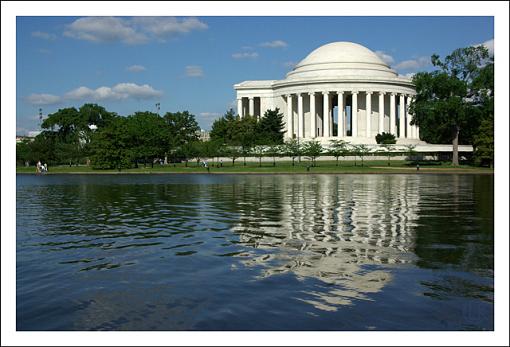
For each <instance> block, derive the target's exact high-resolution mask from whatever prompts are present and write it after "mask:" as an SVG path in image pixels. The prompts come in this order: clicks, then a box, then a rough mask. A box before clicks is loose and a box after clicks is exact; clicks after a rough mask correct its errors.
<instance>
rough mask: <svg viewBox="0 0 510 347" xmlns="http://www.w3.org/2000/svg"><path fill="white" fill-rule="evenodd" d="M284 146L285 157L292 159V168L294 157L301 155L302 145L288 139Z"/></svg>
mask: <svg viewBox="0 0 510 347" xmlns="http://www.w3.org/2000/svg"><path fill="white" fill-rule="evenodd" d="M284 146H285V147H284V153H285V155H286V156H287V157H290V158H292V166H294V162H295V159H296V157H298V156H300V155H301V153H302V145H301V144H300V143H299V141H298V140H296V139H289V140H287V142H285V144H284Z"/></svg>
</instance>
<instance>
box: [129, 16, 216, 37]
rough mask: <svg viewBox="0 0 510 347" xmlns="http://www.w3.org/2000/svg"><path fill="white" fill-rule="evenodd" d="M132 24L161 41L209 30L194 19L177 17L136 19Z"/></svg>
mask: <svg viewBox="0 0 510 347" xmlns="http://www.w3.org/2000/svg"><path fill="white" fill-rule="evenodd" d="M132 23H133V24H134V25H135V26H137V27H138V28H139V29H140V30H142V31H144V32H148V33H151V34H153V35H155V36H156V37H158V38H160V39H166V38H169V37H172V36H174V35H176V34H184V33H189V32H191V31H193V30H204V29H207V28H208V27H207V24H205V23H204V22H201V21H200V20H198V19H197V18H194V17H191V18H183V19H178V18H175V17H134V18H133V19H132Z"/></svg>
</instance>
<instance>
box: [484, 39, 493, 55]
mask: <svg viewBox="0 0 510 347" xmlns="http://www.w3.org/2000/svg"><path fill="white" fill-rule="evenodd" d="M482 45H484V46H485V47H487V49H488V50H489V54H490V55H494V39H491V40H488V41H485V42H484V43H482Z"/></svg>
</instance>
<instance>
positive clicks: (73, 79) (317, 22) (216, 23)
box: [16, 17, 494, 134]
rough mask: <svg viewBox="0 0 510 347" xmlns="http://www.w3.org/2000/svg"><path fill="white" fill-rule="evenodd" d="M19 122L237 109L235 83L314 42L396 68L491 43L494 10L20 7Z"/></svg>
mask: <svg viewBox="0 0 510 347" xmlns="http://www.w3.org/2000/svg"><path fill="white" fill-rule="evenodd" d="M16 24H17V28H16V50H17V51H16V69H17V70H16V80H17V86H16V96H17V97H16V131H17V134H26V133H27V132H28V131H31V130H37V129H38V128H39V121H38V110H39V108H42V110H43V111H42V112H43V115H47V114H49V113H52V112H55V111H57V110H58V109H59V108H63V107H70V106H75V107H79V106H81V105H82V104H84V103H86V102H94V103H98V104H100V105H102V106H104V107H106V108H107V109H108V110H111V111H115V112H117V113H119V114H121V115H129V114H131V113H133V112H136V111H144V110H151V111H155V110H156V108H155V104H156V103H157V102H159V103H160V104H161V114H163V113H165V112H168V111H170V112H175V111H182V110H188V111H190V112H191V113H193V114H195V115H196V118H197V120H198V122H199V125H200V126H201V127H202V128H204V129H210V125H211V124H212V122H213V120H214V119H216V118H218V117H220V116H221V115H223V114H224V113H225V111H226V110H227V109H228V108H230V107H233V108H234V109H235V107H236V106H235V92H234V90H233V84H235V83H238V82H241V81H244V80H257V79H282V78H284V77H285V74H286V73H287V72H288V71H289V70H290V69H292V66H293V64H295V63H297V62H299V61H300V60H301V59H303V58H304V57H305V56H306V55H307V54H308V53H310V52H311V51H312V50H314V49H315V48H317V47H319V46H321V45H323V44H326V43H329V42H333V41H352V42H356V43H359V44H362V45H364V46H366V47H368V48H370V49H371V50H373V51H376V52H377V53H378V54H379V55H380V56H381V57H382V58H383V60H385V61H387V62H388V63H389V64H390V65H391V66H392V68H394V69H395V70H397V71H398V72H399V73H400V74H403V75H406V74H412V73H415V72H417V71H423V70H430V69H431V66H430V56H431V55H432V54H433V53H437V54H439V55H441V56H444V55H446V54H448V53H450V52H451V51H452V50H454V49H456V48H459V47H465V46H469V45H473V44H482V43H484V44H486V45H487V46H488V47H489V49H493V48H492V47H493V44H494V42H493V38H494V20H493V17H17V23H16Z"/></svg>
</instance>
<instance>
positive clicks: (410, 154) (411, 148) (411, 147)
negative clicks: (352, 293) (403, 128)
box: [404, 145, 417, 160]
mask: <svg viewBox="0 0 510 347" xmlns="http://www.w3.org/2000/svg"><path fill="white" fill-rule="evenodd" d="M404 147H405V148H406V149H407V151H406V153H407V157H408V158H409V160H413V157H414V156H415V155H416V154H417V152H416V150H415V148H416V145H405V146H404Z"/></svg>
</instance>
